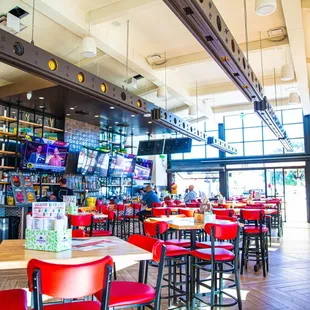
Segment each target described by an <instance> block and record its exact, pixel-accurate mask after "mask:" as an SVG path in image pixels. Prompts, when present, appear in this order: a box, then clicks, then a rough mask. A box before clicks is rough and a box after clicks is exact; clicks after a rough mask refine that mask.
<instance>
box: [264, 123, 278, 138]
mask: <svg viewBox="0 0 310 310" xmlns="http://www.w3.org/2000/svg"><path fill="white" fill-rule="evenodd" d="M263 134H264V140H274V139H276V136H275V135H274V133H273V132H272V131H271V130H270V129H269V127H267V126H264V127H263Z"/></svg>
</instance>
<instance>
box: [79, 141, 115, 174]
mask: <svg viewBox="0 0 310 310" xmlns="http://www.w3.org/2000/svg"><path fill="white" fill-rule="evenodd" d="M109 159H110V154H109V153H104V152H101V151H97V150H93V149H89V148H86V147H83V148H82V149H81V150H80V153H79V157H78V163H77V173H80V174H83V175H98V176H100V177H106V176H107V175H108V167H109Z"/></svg>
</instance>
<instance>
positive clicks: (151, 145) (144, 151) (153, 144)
mask: <svg viewBox="0 0 310 310" xmlns="http://www.w3.org/2000/svg"><path fill="white" fill-rule="evenodd" d="M164 141H165V140H164V139H161V140H146V141H140V142H139V147H138V156H145V155H160V154H162V153H163V148H164Z"/></svg>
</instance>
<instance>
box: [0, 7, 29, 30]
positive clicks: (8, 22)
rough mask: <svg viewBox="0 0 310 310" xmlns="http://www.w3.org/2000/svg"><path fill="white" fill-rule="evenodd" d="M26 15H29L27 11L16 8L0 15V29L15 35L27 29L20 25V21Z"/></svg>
mask: <svg viewBox="0 0 310 310" xmlns="http://www.w3.org/2000/svg"><path fill="white" fill-rule="evenodd" d="M27 15H29V13H28V12H27V11H25V10H24V9H22V8H21V7H19V6H16V7H14V8H13V9H11V10H10V11H9V12H8V13H7V14H0V28H2V29H4V30H5V31H7V32H9V33H12V34H17V33H19V32H21V31H22V30H24V29H25V28H26V27H27V26H26V25H24V24H22V23H21V19H22V18H24V17H25V16H27Z"/></svg>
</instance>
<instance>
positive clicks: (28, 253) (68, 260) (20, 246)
mask: <svg viewBox="0 0 310 310" xmlns="http://www.w3.org/2000/svg"><path fill="white" fill-rule="evenodd" d="M89 239H90V240H93V241H98V240H108V241H112V242H114V243H116V245H111V246H107V247H105V248H104V247H103V248H100V249H96V250H93V251H87V252H86V251H85V252H84V251H77V250H67V251H63V252H58V253H53V252H45V251H33V250H26V249H25V240H4V241H3V242H2V243H1V244H0V270H4V269H6V270H7V269H24V268H27V264H28V261H29V260H30V259H32V258H37V259H40V260H44V261H47V262H50V263H57V264H80V263H86V262H90V261H94V260H97V259H100V258H102V257H104V256H106V255H110V256H112V258H113V261H114V262H115V263H116V264H117V263H122V262H126V261H145V260H150V259H152V257H153V256H152V253H150V252H147V251H145V250H143V249H141V248H138V247H136V246H134V245H132V244H130V243H128V242H126V241H124V240H121V239H119V238H117V237H103V238H99V237H95V238H89Z"/></svg>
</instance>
